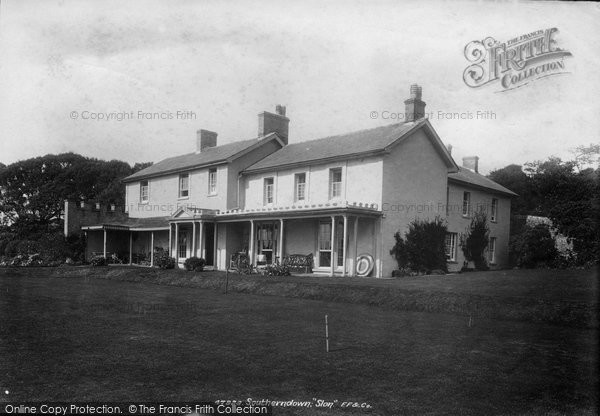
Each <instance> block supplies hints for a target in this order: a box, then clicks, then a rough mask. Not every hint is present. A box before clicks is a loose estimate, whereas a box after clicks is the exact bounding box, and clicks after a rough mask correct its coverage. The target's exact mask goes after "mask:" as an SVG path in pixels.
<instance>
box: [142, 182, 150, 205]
mask: <svg viewBox="0 0 600 416" xmlns="http://www.w3.org/2000/svg"><path fill="white" fill-rule="evenodd" d="M148 198H149V187H148V181H141V182H140V202H141V203H145V202H148Z"/></svg>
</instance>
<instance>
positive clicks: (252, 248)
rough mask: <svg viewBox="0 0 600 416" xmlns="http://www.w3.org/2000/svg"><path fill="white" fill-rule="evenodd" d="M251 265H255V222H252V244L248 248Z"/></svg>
mask: <svg viewBox="0 0 600 416" xmlns="http://www.w3.org/2000/svg"><path fill="white" fill-rule="evenodd" d="M248 256H249V257H250V264H254V220H250V244H249V246H248Z"/></svg>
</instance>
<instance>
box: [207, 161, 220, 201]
mask: <svg viewBox="0 0 600 416" xmlns="http://www.w3.org/2000/svg"><path fill="white" fill-rule="evenodd" d="M217 185H218V170H217V168H209V169H208V196H213V195H217V193H218V190H217Z"/></svg>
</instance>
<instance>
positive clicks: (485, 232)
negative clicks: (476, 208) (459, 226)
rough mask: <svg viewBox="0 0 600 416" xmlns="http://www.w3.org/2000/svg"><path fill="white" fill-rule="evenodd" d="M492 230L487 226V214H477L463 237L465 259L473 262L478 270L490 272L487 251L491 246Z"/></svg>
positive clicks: (462, 244)
mask: <svg viewBox="0 0 600 416" xmlns="http://www.w3.org/2000/svg"><path fill="white" fill-rule="evenodd" d="M489 236H490V230H489V228H488V225H487V216H486V215H485V212H476V213H475V214H474V215H473V218H472V219H471V225H470V226H469V228H467V230H466V231H465V233H464V234H463V235H462V236H461V239H460V247H461V249H462V251H463V254H464V255H465V259H467V260H468V261H472V262H473V263H474V264H475V268H476V269H477V270H488V269H489V267H488V265H487V261H486V259H485V249H486V248H487V246H488V244H489Z"/></svg>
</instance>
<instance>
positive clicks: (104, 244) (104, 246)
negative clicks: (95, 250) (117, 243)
mask: <svg viewBox="0 0 600 416" xmlns="http://www.w3.org/2000/svg"><path fill="white" fill-rule="evenodd" d="M102 247H103V253H104V254H103V256H104V258H106V228H105V229H104V243H103V245H102Z"/></svg>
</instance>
